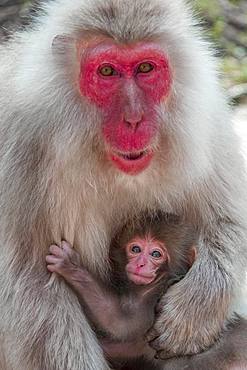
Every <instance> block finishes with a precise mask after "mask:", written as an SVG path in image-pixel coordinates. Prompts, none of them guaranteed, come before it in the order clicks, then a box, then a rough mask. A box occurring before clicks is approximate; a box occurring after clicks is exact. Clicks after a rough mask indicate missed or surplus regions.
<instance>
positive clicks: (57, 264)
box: [46, 241, 81, 279]
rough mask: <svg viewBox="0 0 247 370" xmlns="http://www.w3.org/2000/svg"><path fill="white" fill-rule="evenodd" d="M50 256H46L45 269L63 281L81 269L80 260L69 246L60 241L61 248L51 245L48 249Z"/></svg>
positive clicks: (77, 254)
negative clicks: (61, 277) (62, 278)
mask: <svg viewBox="0 0 247 370" xmlns="http://www.w3.org/2000/svg"><path fill="white" fill-rule="evenodd" d="M49 251H50V254H49V255H47V256H46V262H47V269H48V270H49V271H50V272H56V273H57V274H59V275H62V276H63V277H64V278H65V279H66V278H67V277H68V276H71V275H72V274H73V273H74V272H75V271H77V270H79V269H81V259H80V255H79V253H77V252H76V251H75V250H74V249H73V248H72V247H71V245H70V244H69V243H68V242H66V241H62V243H61V247H59V246H57V245H55V244H53V245H51V246H50V248H49Z"/></svg>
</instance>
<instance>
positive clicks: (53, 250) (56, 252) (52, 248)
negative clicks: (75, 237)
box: [49, 244, 64, 257]
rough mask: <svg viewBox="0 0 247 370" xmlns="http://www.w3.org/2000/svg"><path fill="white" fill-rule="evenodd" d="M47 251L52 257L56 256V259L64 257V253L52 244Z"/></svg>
mask: <svg viewBox="0 0 247 370" xmlns="http://www.w3.org/2000/svg"><path fill="white" fill-rule="evenodd" d="M49 251H50V253H51V254H53V255H54V256H58V257H64V252H63V249H62V248H60V247H59V246H58V245H56V244H52V245H51V246H50V248H49Z"/></svg>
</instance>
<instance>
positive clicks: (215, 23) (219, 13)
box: [194, 0, 247, 91]
mask: <svg viewBox="0 0 247 370" xmlns="http://www.w3.org/2000/svg"><path fill="white" fill-rule="evenodd" d="M194 2H195V7H196V10H197V11H198V13H199V15H200V16H201V19H202V23H203V25H204V26H205V28H206V29H207V34H208V36H209V37H210V38H212V39H213V41H214V43H215V44H216V47H217V50H219V53H220V54H221V55H222V56H223V62H222V71H223V72H224V77H225V79H224V82H225V84H226V86H227V87H231V86H233V85H240V84H241V85H242V84H247V0H194ZM246 86H247V85H246ZM246 91H247V87H246Z"/></svg>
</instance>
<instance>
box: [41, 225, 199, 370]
mask: <svg viewBox="0 0 247 370" xmlns="http://www.w3.org/2000/svg"><path fill="white" fill-rule="evenodd" d="M155 220H156V219H155V218H154V219H151V220H148V219H147V220H146V221H145V224H143V225H142V227H141V228H140V227H139V228H135V230H131V229H130V230H129V226H127V227H126V228H125V229H124V232H123V233H122V235H121V236H120V237H119V236H118V238H117V239H116V240H114V241H113V243H112V247H111V248H110V261H111V262H112V263H111V265H112V276H111V282H112V286H110V284H108V285H106V284H104V282H102V281H100V280H99V279H97V278H95V277H94V276H93V275H92V274H90V273H89V271H87V270H86V269H85V268H84V267H83V266H82V262H81V260H80V255H79V254H78V253H77V252H76V251H74V250H73V249H72V248H71V246H70V245H69V244H68V243H67V242H65V241H63V242H62V245H61V248H60V247H59V246H57V245H51V247H50V254H49V255H48V256H47V257H46V262H47V268H48V270H49V271H50V272H56V273H58V274H59V275H61V276H62V277H63V278H64V279H65V280H66V282H67V283H68V284H69V285H70V286H71V287H72V288H73V289H74V291H75V292H76V293H77V296H78V297H79V300H80V302H82V306H83V308H84V309H85V311H86V313H87V317H88V318H90V321H91V322H92V323H93V326H94V327H95V328H96V330H97V332H99V333H102V332H103V333H104V335H103V339H100V342H101V346H102V347H103V349H104V352H105V354H106V356H107V359H108V360H109V361H110V362H111V364H112V365H113V366H114V359H115V360H116V359H117V360H118V361H117V362H116V363H115V366H114V368H115V367H116V366H117V365H116V364H118V367H119V366H120V364H121V362H120V359H121V360H122V361H123V364H126V361H127V360H130V359H133V358H140V357H141V356H145V357H146V359H148V358H149V359H154V355H155V352H154V351H152V350H151V347H149V345H148V343H147V342H146V341H145V340H144V336H145V334H146V332H147V330H148V329H150V328H151V326H152V324H153V322H154V313H155V305H156V304H157V301H158V298H159V297H160V296H161V294H162V293H164V292H165V291H166V289H167V287H168V286H169V285H171V284H172V283H174V282H175V281H178V280H180V279H181V278H182V277H183V276H184V275H185V273H186V272H187V271H188V269H189V267H190V266H191V265H192V263H193V261H194V258H195V254H196V252H195V247H194V246H193V242H194V241H195V238H194V233H193V231H192V228H190V227H185V226H183V225H181V223H174V222H173V221H170V223H167V222H166V221H163V222H162V223H161V224H156V223H155ZM156 221H157V220H156ZM158 227H160V230H159V232H157V229H158ZM155 363H156V364H157V365H158V362H157V360H155ZM160 368H163V363H162V362H161V363H160Z"/></svg>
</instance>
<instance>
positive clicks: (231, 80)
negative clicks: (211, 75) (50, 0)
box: [0, 0, 247, 102]
mask: <svg viewBox="0 0 247 370" xmlns="http://www.w3.org/2000/svg"><path fill="white" fill-rule="evenodd" d="M71 1H72V0H71ZM123 1H124V0H123ZM150 1H151V0H150ZM170 1H173V0H170ZM40 2H41V0H0V38H1V37H7V35H8V33H9V30H12V29H13V28H14V27H15V26H16V25H20V24H25V23H28V22H29V15H30V12H33V11H35V7H36V6H37V5H38V4H39V3H40ZM191 3H192V6H193V7H194V8H195V10H196V13H197V15H198V17H199V19H201V24H202V26H203V28H204V29H205V35H206V37H207V38H209V39H212V40H213V43H214V45H215V53H216V55H217V56H219V57H220V59H219V61H220V66H221V70H222V72H223V73H222V83H223V84H224V86H225V87H226V88H227V89H228V91H229V94H230V96H231V97H232V99H233V100H234V101H235V102H242V101H243V100H244V102H247V0H191Z"/></svg>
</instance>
